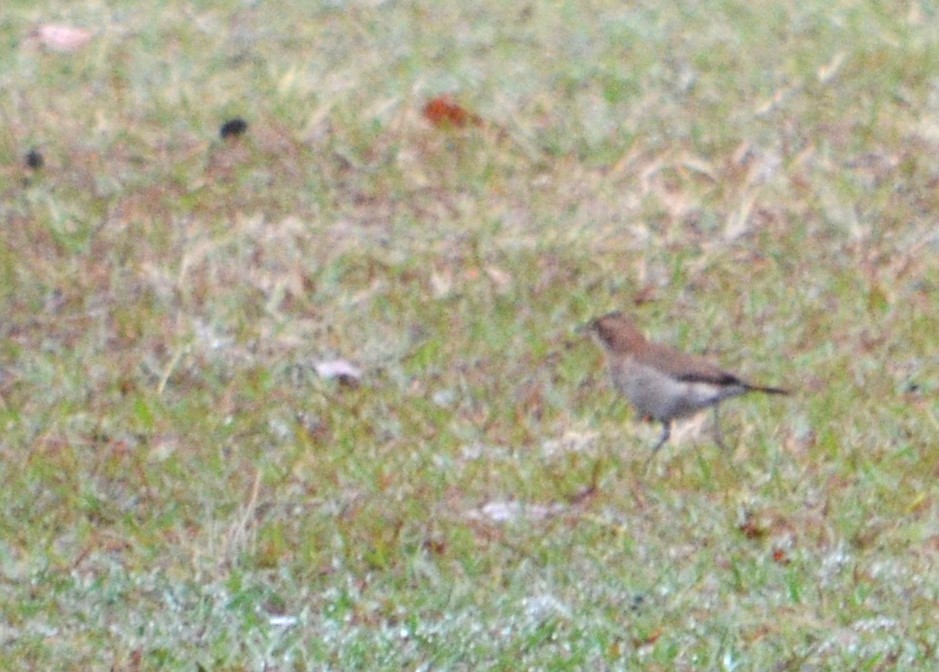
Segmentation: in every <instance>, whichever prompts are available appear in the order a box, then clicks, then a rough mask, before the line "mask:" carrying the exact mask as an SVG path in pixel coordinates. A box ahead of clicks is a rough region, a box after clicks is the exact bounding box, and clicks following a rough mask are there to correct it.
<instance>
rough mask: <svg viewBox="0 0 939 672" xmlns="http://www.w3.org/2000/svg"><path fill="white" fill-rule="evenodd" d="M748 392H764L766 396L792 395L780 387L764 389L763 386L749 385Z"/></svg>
mask: <svg viewBox="0 0 939 672" xmlns="http://www.w3.org/2000/svg"><path fill="white" fill-rule="evenodd" d="M747 392H763V393H764V394H791V393H790V392H789V390H784V389H782V388H780V387H763V386H762V385H749V384H748V385H747Z"/></svg>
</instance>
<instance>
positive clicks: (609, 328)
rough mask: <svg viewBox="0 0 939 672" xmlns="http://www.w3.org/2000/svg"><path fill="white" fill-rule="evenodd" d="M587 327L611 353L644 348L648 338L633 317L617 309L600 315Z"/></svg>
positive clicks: (623, 352)
mask: <svg viewBox="0 0 939 672" xmlns="http://www.w3.org/2000/svg"><path fill="white" fill-rule="evenodd" d="M587 328H588V329H589V330H590V331H592V332H593V333H594V334H596V336H597V339H598V340H599V341H600V343H601V344H602V345H603V347H604V348H605V349H606V350H607V352H611V353H622V354H626V353H630V352H635V351H636V350H639V349H640V348H642V347H643V346H644V345H645V343H646V339H645V336H643V335H642V332H640V331H639V329H637V328H636V325H635V324H634V323H633V321H632V320H631V319H629V318H628V317H626V316H625V315H623V313H621V312H619V311H616V312H613V313H608V314H606V315H603V316H602V317H598V318H596V319H595V320H593V321H592V322H590V324H588V325H587Z"/></svg>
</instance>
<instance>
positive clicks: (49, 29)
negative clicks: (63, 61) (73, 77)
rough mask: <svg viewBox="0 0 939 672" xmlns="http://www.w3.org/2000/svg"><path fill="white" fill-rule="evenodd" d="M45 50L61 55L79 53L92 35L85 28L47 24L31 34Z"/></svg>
mask: <svg viewBox="0 0 939 672" xmlns="http://www.w3.org/2000/svg"><path fill="white" fill-rule="evenodd" d="M30 37H31V38H33V39H34V40H36V41H37V42H38V43H39V44H40V45H41V46H42V47H43V48H45V49H48V50H49V51H56V52H59V53H61V54H70V53H72V52H75V51H78V50H79V49H81V48H82V47H84V46H85V45H86V44H88V43H89V42H90V41H91V37H92V33H91V31H90V30H85V29H84V28H76V27H75V26H66V25H63V24H55V23H46V24H43V25H41V26H39V27H38V28H36V30H34V31H33V32H32V33H30Z"/></svg>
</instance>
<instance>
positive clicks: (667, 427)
mask: <svg viewBox="0 0 939 672" xmlns="http://www.w3.org/2000/svg"><path fill="white" fill-rule="evenodd" d="M671 434H672V425H671V423H670V422H669V421H668V420H663V421H662V436H660V437H659V441H658V443H656V444H655V445H654V446H652V452H650V453H649V457H648V459H646V467H645V470H646V473H648V472H649V467H650V466H651V464H652V460H654V459H655V454H656V453H657V452H659V449H660V448H661V447H662V446H664V445H665V443H666V442H667V441H668V437H669V436H671Z"/></svg>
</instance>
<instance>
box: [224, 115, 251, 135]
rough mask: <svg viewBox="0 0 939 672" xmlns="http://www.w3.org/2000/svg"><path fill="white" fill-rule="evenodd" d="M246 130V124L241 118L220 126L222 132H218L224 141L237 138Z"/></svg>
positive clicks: (230, 120)
mask: <svg viewBox="0 0 939 672" xmlns="http://www.w3.org/2000/svg"><path fill="white" fill-rule="evenodd" d="M247 130H248V122H247V121H245V120H244V119H242V118H241V117H235V118H234V119H229V120H228V121H226V122H225V123H224V124H222V130H220V131H219V135H221V136H222V140H226V139H228V138H237V137H238V136H239V135H243V134H244V132H245V131H247Z"/></svg>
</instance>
